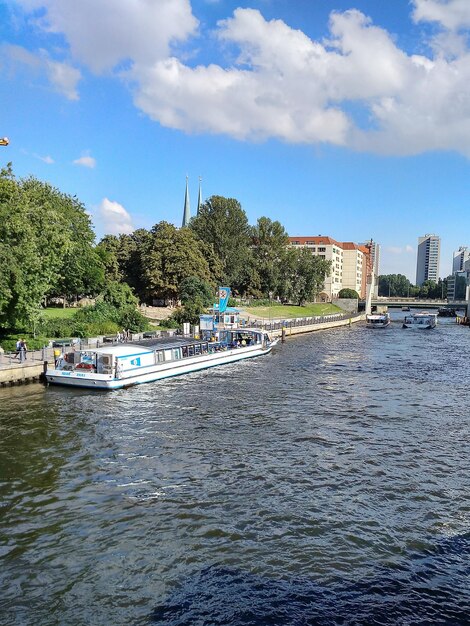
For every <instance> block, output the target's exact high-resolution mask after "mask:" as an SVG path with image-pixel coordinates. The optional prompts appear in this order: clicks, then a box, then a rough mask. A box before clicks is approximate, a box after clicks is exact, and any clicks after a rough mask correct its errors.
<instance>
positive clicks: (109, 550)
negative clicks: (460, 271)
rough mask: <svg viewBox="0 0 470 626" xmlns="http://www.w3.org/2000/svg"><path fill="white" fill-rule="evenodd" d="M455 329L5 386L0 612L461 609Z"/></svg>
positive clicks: (462, 449)
mask: <svg viewBox="0 0 470 626" xmlns="http://www.w3.org/2000/svg"><path fill="white" fill-rule="evenodd" d="M396 315H397V314H396ZM469 347H470V332H469V329H468V328H464V327H459V326H457V325H455V324H452V323H445V322H444V323H442V324H440V325H439V326H438V328H436V329H435V330H432V331H424V332H423V331H412V330H403V329H401V327H400V324H399V323H397V322H395V323H394V324H393V325H392V326H391V327H390V328H389V329H386V330H375V331H371V330H368V329H366V328H365V327H364V326H363V325H356V326H353V327H352V328H342V329H336V330H331V331H325V332H319V333H314V334H310V335H305V336H302V337H296V338H291V339H289V340H288V341H287V342H286V343H285V344H283V345H279V346H277V347H276V348H275V351H273V353H272V354H271V355H268V356H266V357H260V358H258V359H253V360H249V361H245V362H240V363H237V364H235V365H230V366H223V367H219V368H215V369H211V370H207V371H205V372H200V373H196V374H193V375H189V376H185V377H181V378H177V379H172V380H168V381H161V382H158V383H151V384H148V385H143V386H141V387H134V388H132V389H128V390H120V391H116V392H111V393H96V392H95V393H93V392H92V391H87V390H68V389H66V388H59V387H56V388H53V387H49V388H44V387H43V386H41V385H30V386H23V387H16V388H10V389H2V390H0V589H1V594H0V623H1V624H2V625H5V626H6V625H8V626H16V625H21V626H30V625H31V626H43V625H61V626H63V625H70V626H77V625H80V626H81V625H92V624H93V625H94V624H96V625H101V624H103V625H108V624H109V625H113V626H116V625H129V624H138V625H141V624H142V625H144V624H148V625H152V624H168V625H169V626H183V625H185V626H190V625H191V626H199V625H203V624H204V625H208V626H209V625H211V626H212V625H222V624H223V625H228V624H230V625H233V626H238V625H242V624H243V625H245V626H246V625H263V626H264V625H268V624H269V625H273V626H283V625H288V624H289V625H295V626H304V625H316V624H322V625H323V624H325V625H326V624H348V625H349V624H400V625H401V624H422V625H428V624H449V625H450V624H452V625H456V624H468V623H469V620H470V583H469V578H470V566H469V563H470V559H469V557H470V503H469V495H470V472H469V448H470V445H469V444H470V435H469V430H470V429H469V426H470V369H469V359H468V356H469Z"/></svg>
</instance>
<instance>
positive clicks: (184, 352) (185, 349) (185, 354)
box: [181, 346, 188, 359]
mask: <svg viewBox="0 0 470 626" xmlns="http://www.w3.org/2000/svg"><path fill="white" fill-rule="evenodd" d="M181 352H182V354H183V359H185V358H186V357H187V356H188V346H183V347H182V348H181Z"/></svg>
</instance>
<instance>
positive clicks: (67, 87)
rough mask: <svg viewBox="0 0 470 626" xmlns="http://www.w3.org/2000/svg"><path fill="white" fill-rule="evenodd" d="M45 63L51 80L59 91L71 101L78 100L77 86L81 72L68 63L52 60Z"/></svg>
mask: <svg viewBox="0 0 470 626" xmlns="http://www.w3.org/2000/svg"><path fill="white" fill-rule="evenodd" d="M44 62H45V65H46V68H47V74H48V77H49V80H50V81H51V83H52V84H53V85H54V86H55V88H56V89H57V91H59V92H60V93H62V94H63V95H64V96H65V97H66V98H68V99H69V100H78V91H77V84H78V82H79V80H80V78H81V73H80V71H79V70H77V69H76V68H75V67H72V66H71V65H68V64H67V63H60V62H58V61H51V60H50V59H45V61H44Z"/></svg>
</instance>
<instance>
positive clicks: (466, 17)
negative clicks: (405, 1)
mask: <svg viewBox="0 0 470 626" xmlns="http://www.w3.org/2000/svg"><path fill="white" fill-rule="evenodd" d="M413 19H414V20H415V21H416V22H437V23H439V24H441V25H442V26H444V28H448V29H449V30H459V29H461V28H468V27H469V26H470V3H469V2H468V0H414V11H413Z"/></svg>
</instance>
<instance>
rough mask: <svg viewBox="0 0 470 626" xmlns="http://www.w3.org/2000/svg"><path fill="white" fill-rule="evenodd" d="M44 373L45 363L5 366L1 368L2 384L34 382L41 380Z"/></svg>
mask: <svg viewBox="0 0 470 626" xmlns="http://www.w3.org/2000/svg"><path fill="white" fill-rule="evenodd" d="M43 373H44V364H43V363H31V365H19V364H18V365H17V366H15V365H13V366H10V367H4V368H1V369H0V386H3V385H16V384H21V383H27V382H34V381H37V380H40V379H41V377H42V375H43Z"/></svg>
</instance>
